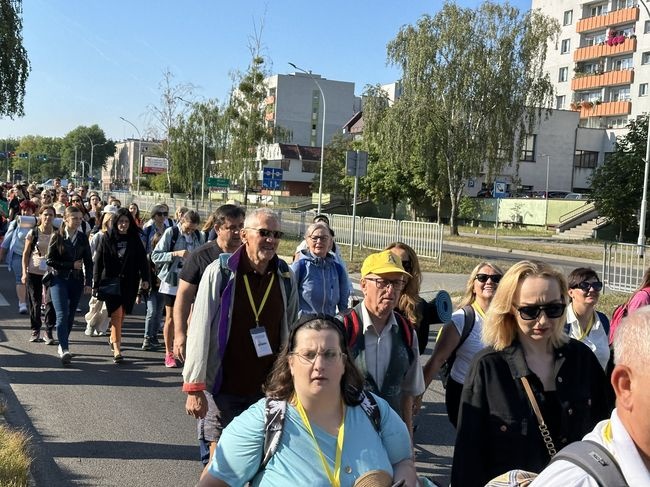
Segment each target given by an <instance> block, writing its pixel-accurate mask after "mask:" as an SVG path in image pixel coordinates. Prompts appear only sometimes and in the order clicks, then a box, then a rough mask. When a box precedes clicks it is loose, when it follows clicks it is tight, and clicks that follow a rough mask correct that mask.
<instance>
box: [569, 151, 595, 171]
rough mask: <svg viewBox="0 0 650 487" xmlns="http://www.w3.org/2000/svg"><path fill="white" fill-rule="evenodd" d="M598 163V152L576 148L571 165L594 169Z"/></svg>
mask: <svg viewBox="0 0 650 487" xmlns="http://www.w3.org/2000/svg"><path fill="white" fill-rule="evenodd" d="M597 165H598V152H595V151H589V150H577V151H576V153H575V156H574V157H573V167H581V168H585V169H595V168H596V166H597Z"/></svg>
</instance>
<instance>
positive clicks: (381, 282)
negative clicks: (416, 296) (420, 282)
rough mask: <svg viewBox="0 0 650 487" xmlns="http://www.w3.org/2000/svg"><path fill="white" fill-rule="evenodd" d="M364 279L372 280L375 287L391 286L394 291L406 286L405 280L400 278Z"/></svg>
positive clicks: (384, 287)
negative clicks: (392, 279)
mask: <svg viewBox="0 0 650 487" xmlns="http://www.w3.org/2000/svg"><path fill="white" fill-rule="evenodd" d="M365 279H366V281H373V282H374V283H375V286H377V289H386V288H387V287H388V286H391V287H392V288H393V289H395V290H396V291H401V290H402V289H404V286H406V281H403V280H402V279H395V280H394V281H391V280H390V279H382V278H381V277H366V278H365Z"/></svg>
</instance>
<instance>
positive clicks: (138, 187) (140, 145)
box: [120, 117, 142, 193]
mask: <svg viewBox="0 0 650 487" xmlns="http://www.w3.org/2000/svg"><path fill="white" fill-rule="evenodd" d="M120 119H121V120H122V121H124V122H126V123H128V124H129V125H131V127H133V128H134V129H135V131H136V132H137V133H138V182H137V189H136V191H137V192H138V193H139V192H140V176H141V174H140V171H141V170H142V135H141V134H140V131H139V130H138V127H136V126H135V124H134V123H133V122H129V121H128V120H127V119H126V118H124V117H120Z"/></svg>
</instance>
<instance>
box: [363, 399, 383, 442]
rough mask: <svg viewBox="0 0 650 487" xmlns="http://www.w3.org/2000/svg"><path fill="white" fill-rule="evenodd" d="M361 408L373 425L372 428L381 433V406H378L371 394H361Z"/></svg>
mask: <svg viewBox="0 0 650 487" xmlns="http://www.w3.org/2000/svg"><path fill="white" fill-rule="evenodd" d="M359 399H360V400H361V402H360V403H359V407H361V409H362V410H363V412H364V413H366V416H368V419H369V420H370V422H371V423H372V426H373V427H374V428H375V431H376V432H377V433H380V432H381V411H379V404H377V399H375V396H373V395H372V393H370V392H366V391H361V393H360V394H359Z"/></svg>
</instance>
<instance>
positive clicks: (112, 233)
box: [93, 208, 150, 364]
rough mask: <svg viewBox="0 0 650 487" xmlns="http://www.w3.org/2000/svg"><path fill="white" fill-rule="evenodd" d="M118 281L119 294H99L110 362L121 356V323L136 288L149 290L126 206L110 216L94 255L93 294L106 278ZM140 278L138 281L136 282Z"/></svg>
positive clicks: (137, 235)
mask: <svg viewBox="0 0 650 487" xmlns="http://www.w3.org/2000/svg"><path fill="white" fill-rule="evenodd" d="M111 279H112V280H114V281H115V280H119V293H118V294H109V295H106V296H100V299H103V300H104V301H105V302H106V308H107V310H108V315H109V316H110V318H111V338H110V340H109V343H110V345H111V349H112V350H113V361H114V362H115V363H116V364H117V363H120V362H121V361H122V360H123V359H122V353H121V349H120V342H121V341H122V323H123V322H124V315H125V314H127V313H131V312H132V311H133V305H134V304H135V299H136V296H137V294H138V289H140V288H141V289H143V290H145V291H146V290H147V289H149V282H150V276H149V265H148V260H147V254H146V252H145V250H144V246H143V245H142V241H141V240H140V229H139V228H138V226H137V225H136V223H135V221H134V220H133V216H132V215H131V213H130V212H129V210H128V209H127V208H120V209H119V210H117V213H115V215H113V224H112V226H111V229H110V230H109V232H108V236H107V237H105V238H103V239H102V240H101V242H100V244H99V247H98V248H97V254H96V255H95V274H94V280H93V282H94V285H93V293H94V294H95V295H97V293H98V291H99V288H100V285H101V284H102V283H106V282H108V281H109V280H111ZM140 280H142V284H140Z"/></svg>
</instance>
